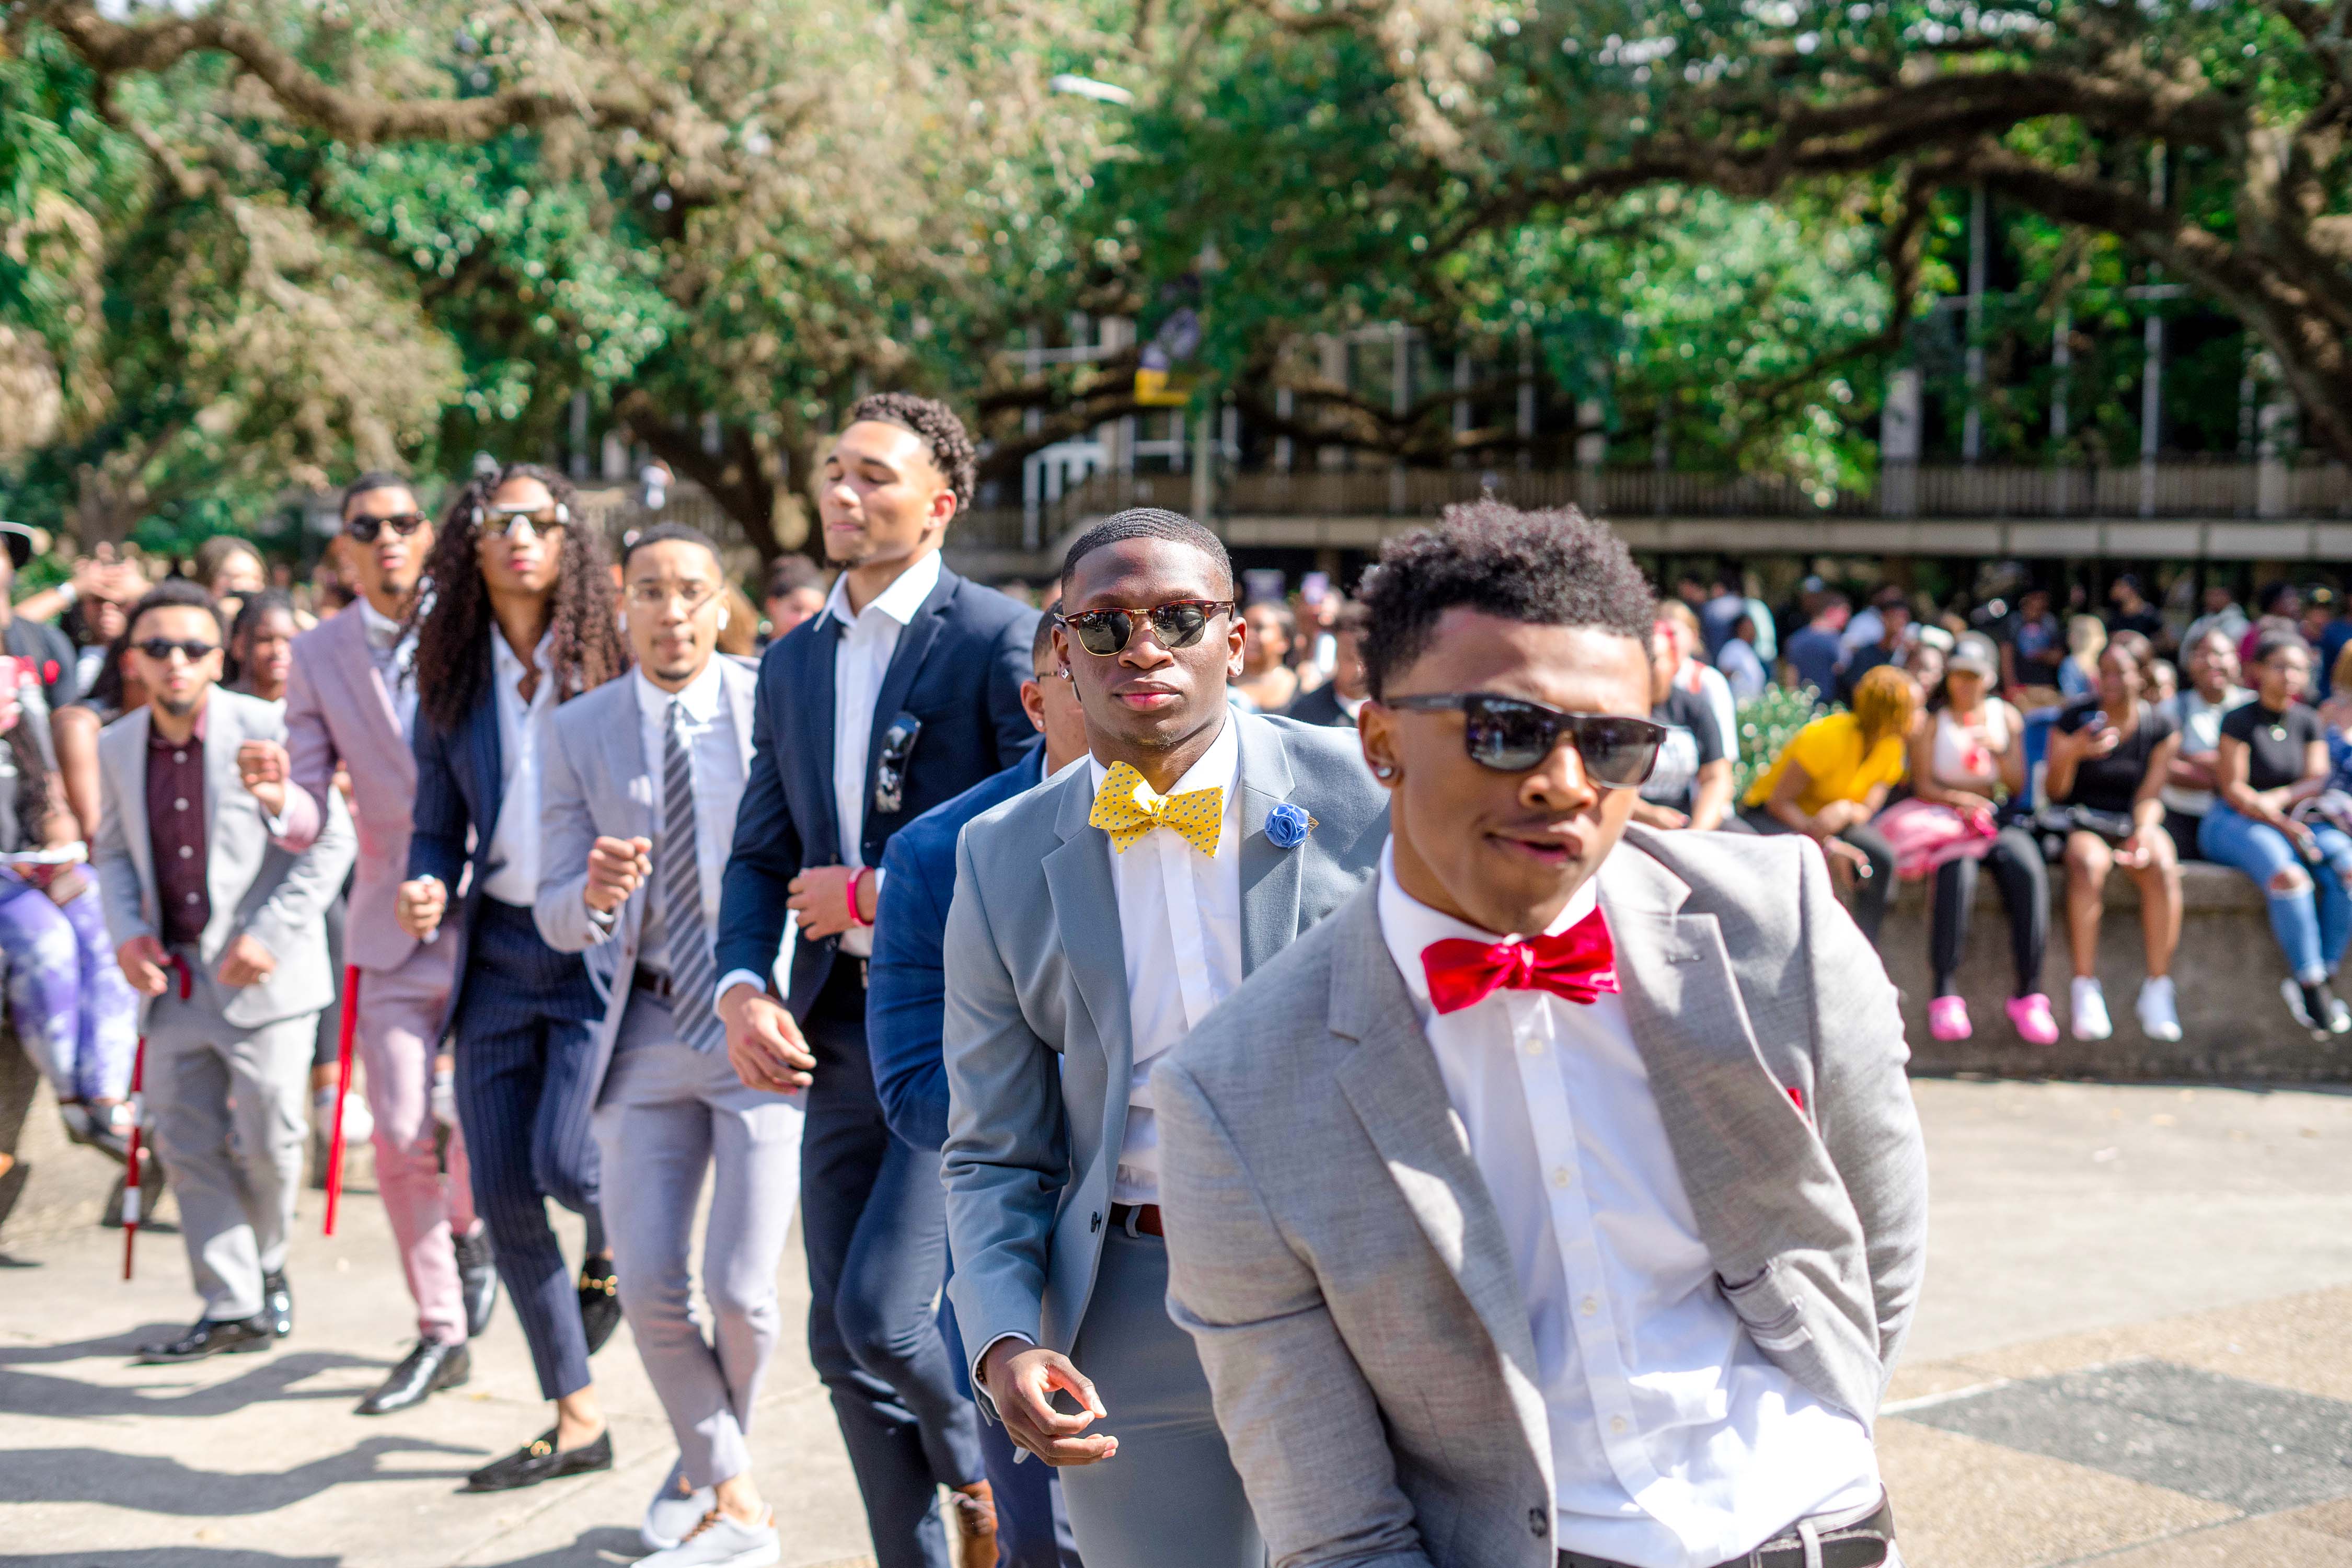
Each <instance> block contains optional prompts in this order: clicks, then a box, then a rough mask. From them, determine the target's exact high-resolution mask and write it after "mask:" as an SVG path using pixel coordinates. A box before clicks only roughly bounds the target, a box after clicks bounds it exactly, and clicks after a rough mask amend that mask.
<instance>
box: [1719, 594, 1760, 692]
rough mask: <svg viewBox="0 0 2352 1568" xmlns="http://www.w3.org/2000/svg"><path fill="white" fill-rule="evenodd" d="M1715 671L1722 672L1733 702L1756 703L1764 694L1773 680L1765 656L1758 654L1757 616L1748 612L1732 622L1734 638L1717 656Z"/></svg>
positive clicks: (1729, 638)
mask: <svg viewBox="0 0 2352 1568" xmlns="http://www.w3.org/2000/svg"><path fill="white" fill-rule="evenodd" d="M1715 668H1717V669H1719V670H1721V671H1723V679H1724V681H1725V683H1726V684H1727V685H1728V686H1729V687H1730V688H1731V696H1732V700H1734V701H1737V702H1753V701H1755V700H1756V699H1758V698H1759V697H1761V696H1763V695H1764V688H1765V686H1766V685H1767V684H1769V681H1770V679H1771V677H1770V675H1769V673H1768V672H1767V671H1766V670H1765V668H1764V659H1763V656H1762V655H1760V654H1759V653H1758V652H1757V651H1756V617H1755V616H1751V615H1749V614H1748V612H1747V611H1746V610H1744V609H1743V610H1742V611H1741V612H1740V614H1739V618H1738V620H1736V621H1734V622H1732V623H1731V635H1730V636H1729V637H1726V638H1725V639H1724V643H1723V648H1722V651H1720V652H1719V653H1717V655H1716V656H1715Z"/></svg>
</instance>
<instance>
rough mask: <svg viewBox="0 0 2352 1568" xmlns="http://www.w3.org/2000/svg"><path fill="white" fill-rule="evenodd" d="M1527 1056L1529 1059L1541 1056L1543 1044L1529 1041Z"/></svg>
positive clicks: (1537, 1041) (1539, 1041)
mask: <svg viewBox="0 0 2352 1568" xmlns="http://www.w3.org/2000/svg"><path fill="white" fill-rule="evenodd" d="M1528 1055H1529V1056H1531V1057H1539V1056H1541V1055H1543V1042H1542V1041H1541V1040H1529V1041H1528Z"/></svg>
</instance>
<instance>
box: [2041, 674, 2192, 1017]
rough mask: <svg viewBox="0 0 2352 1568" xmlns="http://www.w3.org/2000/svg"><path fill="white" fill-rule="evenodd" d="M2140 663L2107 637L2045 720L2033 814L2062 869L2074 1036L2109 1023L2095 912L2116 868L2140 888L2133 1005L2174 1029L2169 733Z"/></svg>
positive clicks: (2175, 923) (2176, 929)
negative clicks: (2089, 685)
mask: <svg viewBox="0 0 2352 1568" xmlns="http://www.w3.org/2000/svg"><path fill="white" fill-rule="evenodd" d="M2146 694H2147V672H2146V671H2145V670H2144V669H2143V668H2141V665H2140V661H2139V659H2138V658H2136V657H2135V656H2134V652H2133V645H2132V643H2131V642H2129V641H2128V640H2126V639H2125V638H2121V637H2118V638H2115V639H2113V640H2111V641H2110V642H2109V643H2108V644H2107V647H2106V650H2105V652H2104V653H2102V654H2101V655H2100V656H2099V689H2098V690H2097V692H2096V693H2095V694H2094V695H2092V696H2089V697H2084V698H2082V699H2079V700H2076V701H2074V702H2070V703H2068V704H2067V705H2066V707H2065V708H2064V709H2063V710H2061V711H2060V712H2059V715H2058V718H2057V721H2056V722H2055V723H2053V725H2052V726H2051V731H2050V751H2049V771H2048V773H2046V774H2045V775H2044V778H2043V789H2044V792H2045V793H2046V794H2047V795H2049V797H2050V803H2051V804H2050V806H2049V808H2048V809H2047V810H2045V811H2044V812H2043V813H2042V814H2041V815H2040V816H2039V817H2038V818H2037V826H2039V827H2040V829H2041V830H2042V837H2043V839H2044V843H2045V847H2046V846H2047V845H2049V844H2050V843H2053V842H2054V843H2056V844H2057V845H2059V846H2060V849H2059V853H2060V854H2061V855H2062V856H2063V859H2064V862H2065V868H2066V933H2067V937H2068V939H2069V941H2070V942H2071V943H2072V944H2073V948H2074V986H2073V989H2072V992H2071V994H2070V997H2069V1002H2070V1007H2069V1011H2070V1014H2071V1022H2070V1028H2071V1029H2072V1031H2073V1033H2074V1037H2075V1038H2076V1039H2078V1040H2104V1039H2105V1038H2107V1037H2109V1036H2111V1035H2112V1034H2114V1033H2115V1026H2114V1025H2113V1023H2111V1022H2110V1021H2109V1019H2108V1016H2107V1002H2106V994H2105V992H2104V991H2103V990H2102V989H2101V987H2100V985H2099V978H2098V957H2099V920H2100V916H2101V914H2102V912H2103V910H2104V905H2105V898H2106V885H2107V877H2108V875H2109V873H2111V872H2112V871H2113V870H2114V869H2115V868H2117V867H2121V868H2123V869H2124V872H2125V874H2126V875H2127V876H2129V877H2130V878H2131V879H2132V880H2133V881H2134V882H2135V883H2136V884H2137V886H2138V888H2139V910H2140V936H2141V942H2142V943H2143V944H2144V946H2145V948H2146V951H2147V979H2146V980H2145V981H2143V982H2142V983H2141V984H2140V988H2139V1000H2138V1003H2137V1013H2138V1016H2139V1026H2140V1030H2141V1032H2142V1033H2144V1034H2146V1035H2147V1037H2148V1038H2150V1039H2152V1040H2177V1039H2179V1038H2180V1016H2179V1008H2178V1005H2176V1003H2175V1000H2174V996H2173V988H2172V980H2171V969H2172V950H2173V949H2174V948H2175V947H2176V946H2178V945H2179V942H2180V860H2179V856H2178V855H2177V854H2176V853H2175V852H2174V849H2173V844H2172V836H2171V835H2170V834H2168V833H2167V832H2165V830H2164V802H2163V800H2162V798H2161V791H2162V790H2163V788H2164V781H2165V780H2166V779H2167V778H2168V777H2169V776H2170V772H2171V767H2172V759H2173V756H2174V754H2175V753H2176V752H2178V751H2179V746H2180V742H2179V735H2178V733H2177V732H2176V731H2174V730H2173V728H2172V723H2171V721H2169V720H2168V719H2167V718H2165V716H2164V715H2163V714H2161V713H2159V712H2158V711H2157V710H2156V709H2155V708H2154V707H2152V706H2151V705H2149V704H2148V702H2147V700H2145V699H2146Z"/></svg>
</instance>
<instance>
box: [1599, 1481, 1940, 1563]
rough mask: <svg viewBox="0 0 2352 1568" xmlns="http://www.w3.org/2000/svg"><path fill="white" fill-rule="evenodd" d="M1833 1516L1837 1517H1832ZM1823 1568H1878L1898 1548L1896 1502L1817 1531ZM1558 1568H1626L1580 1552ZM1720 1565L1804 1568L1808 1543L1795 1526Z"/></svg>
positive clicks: (1884, 1502)
mask: <svg viewBox="0 0 2352 1568" xmlns="http://www.w3.org/2000/svg"><path fill="white" fill-rule="evenodd" d="M1832 1517H1834V1516H1832ZM1818 1534H1819V1538H1820V1540H1821V1543H1822V1555H1821V1563H1822V1568H1879V1565H1880V1564H1881V1563H1885V1561H1886V1560H1887V1558H1888V1556H1890V1555H1891V1554H1892V1553H1893V1552H1894V1549H1895V1505H1894V1504H1893V1503H1891V1502H1889V1501H1887V1500H1885V1499H1884V1498H1882V1499H1880V1500H1879V1504H1878V1511H1877V1512H1875V1513H1874V1514H1872V1515H1870V1516H1869V1517H1868V1518H1866V1519H1857V1520H1855V1521H1853V1522H1852V1523H1851V1524H1841V1525H1839V1526H1837V1527H1836V1528H1835V1529H1832V1530H1822V1531H1818ZM1559 1568H1625V1565H1624V1564H1623V1563H1616V1562H1612V1561H1611V1560H1610V1559H1608V1558H1606V1557H1587V1556H1586V1555H1585V1554H1584V1553H1583V1552H1561V1553H1560V1554H1559ZM1717 1568H1805V1542H1804V1539H1803V1538H1802V1537H1801V1536H1800V1535H1799V1534H1798V1533H1797V1530H1796V1527H1795V1526H1794V1525H1791V1526H1790V1527H1789V1528H1788V1529H1787V1530H1785V1531H1781V1532H1780V1534H1778V1535H1776V1536H1774V1537H1773V1538H1772V1539H1771V1540H1769V1541H1768V1542H1765V1543H1764V1544H1763V1545H1761V1546H1759V1547H1758V1548H1757V1549H1756V1550H1755V1551H1753V1552H1749V1553H1748V1555H1746V1556H1745V1557H1734V1558H1732V1559H1731V1560H1730V1561H1729V1562H1727V1563H1718V1564H1717Z"/></svg>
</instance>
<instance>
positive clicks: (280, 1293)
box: [261, 1269, 294, 1340]
mask: <svg viewBox="0 0 2352 1568" xmlns="http://www.w3.org/2000/svg"><path fill="white" fill-rule="evenodd" d="M261 1315H262V1316H263V1317H264V1318H266V1319H268V1321H269V1331H270V1332H271V1333H273V1334H276V1335H277V1336H278V1338H279V1339H281V1340H282V1339H284V1338H285V1337H286V1336H287V1335H289V1334H290V1333H292V1332H293V1331H294V1287H292V1286H291V1285H289V1284H288V1283H286V1273H285V1270H283V1269H280V1270H279V1271H278V1272H277V1273H275V1274H265V1275H263V1276H262V1277H261Z"/></svg>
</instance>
